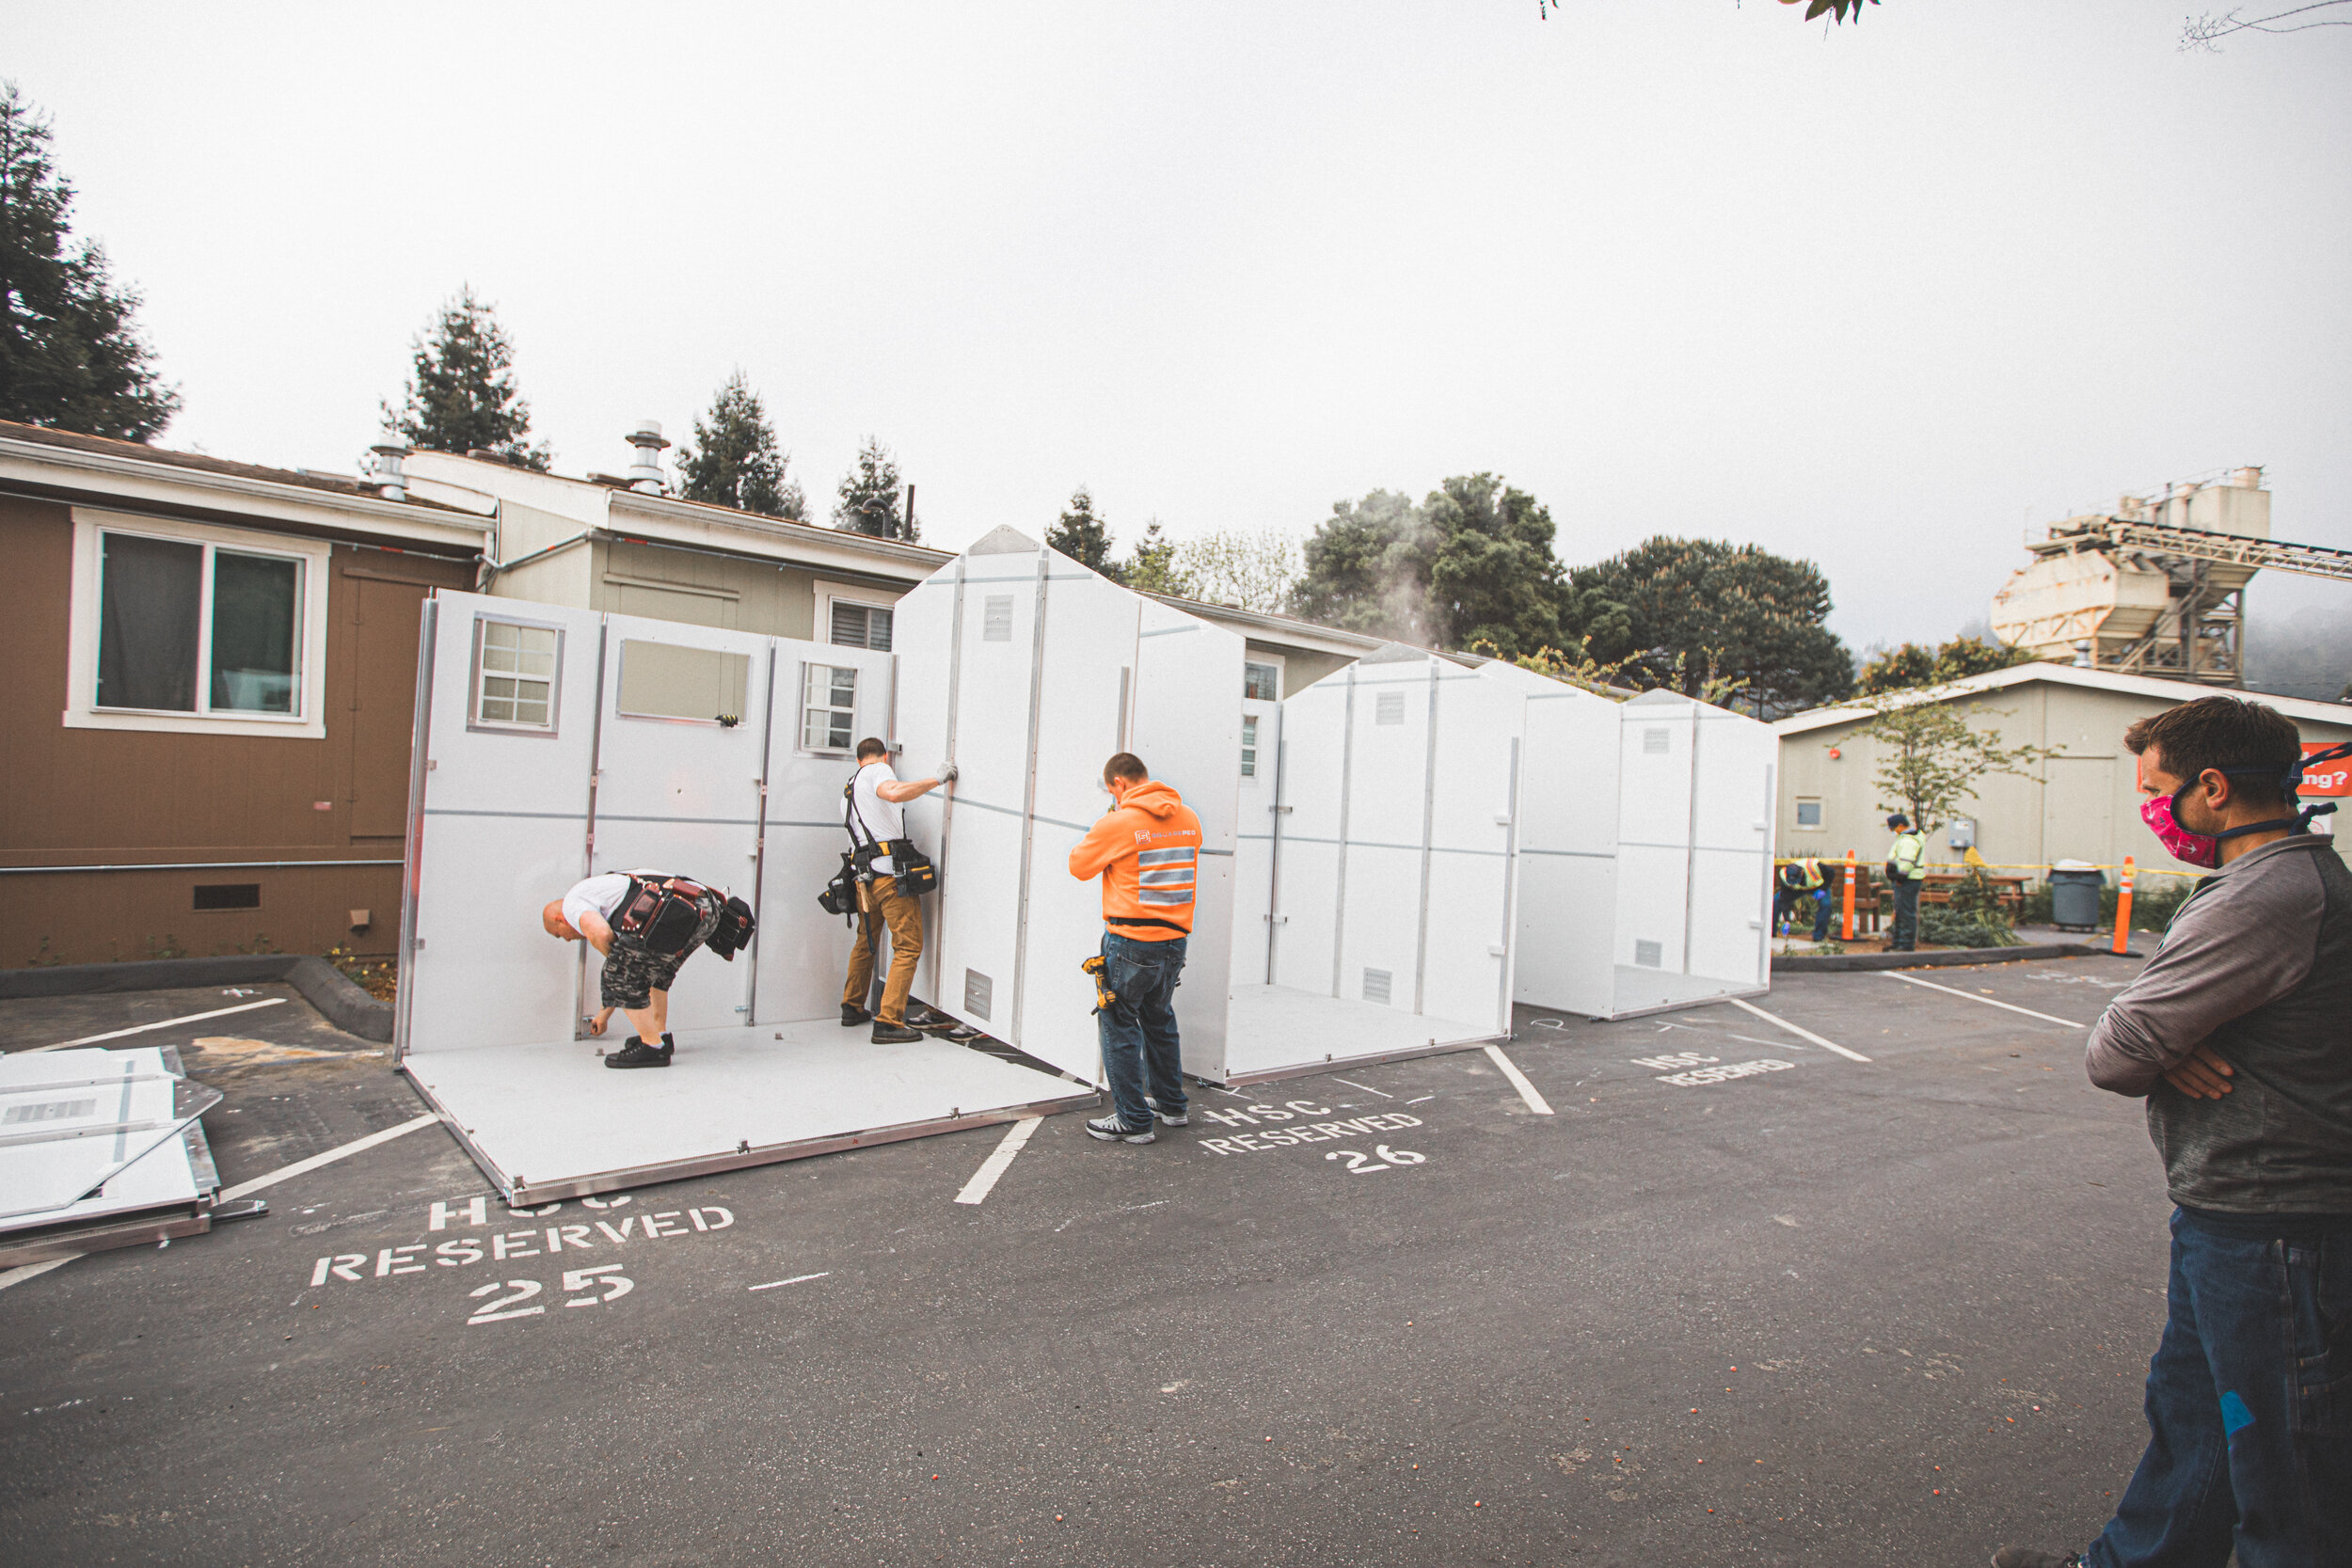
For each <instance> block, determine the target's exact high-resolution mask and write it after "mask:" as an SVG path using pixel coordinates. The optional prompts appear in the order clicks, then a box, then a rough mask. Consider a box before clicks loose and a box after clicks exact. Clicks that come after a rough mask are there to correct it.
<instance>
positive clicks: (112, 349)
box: [0, 82, 180, 441]
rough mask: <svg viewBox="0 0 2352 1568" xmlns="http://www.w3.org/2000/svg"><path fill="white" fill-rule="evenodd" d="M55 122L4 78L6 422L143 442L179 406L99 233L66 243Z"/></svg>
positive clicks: (1, 236)
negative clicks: (53, 142)
mask: <svg viewBox="0 0 2352 1568" xmlns="http://www.w3.org/2000/svg"><path fill="white" fill-rule="evenodd" d="M49 138H50V128H49V121H48V120H47V119H44V118H42V116H41V115H40V113H39V111H37V110H36V109H35V108H34V107H33V105H32V104H30V103H26V102H25V101H24V98H23V97H22V96H21V95H20V94H19V93H18V91H17V88H16V84H15V83H13V82H0V420H16V421H18V422H19V423H22V424H36V425H46V426H48V427H50V428H52V429H56V430H71V431H76V432H78V433H80V434H82V435H85V436H112V437H114V438H115V439H117V440H123V441H144V440H146V439H147V438H148V437H150V436H153V435H154V434H155V433H156V432H157V431H160V430H161V429H163V428H164V426H165V425H166V424H167V423H169V422H170V420H171V417H172V415H174V414H176V413H178V412H179V410H180V394H179V393H178V392H177V391H176V390H174V389H172V388H167V387H165V386H162V385H160V384H159V383H158V382H157V381H156V379H155V372H154V351H153V350H152V349H151V348H150V347H149V346H148V345H147V342H146V341H145V340H144V339H142V338H141V337H140V336H139V334H138V332H137V330H136V328H135V327H134V326H133V325H132V322H131V318H132V315H133V314H134V313H135V311H136V310H137V309H138V307H139V296H138V293H137V291H135V290H134V289H129V288H123V287H118V286H117V285H116V284H115V282H114V280H113V277H112V275H111V274H110V272H109V270H108V268H107V264H106V253H105V251H104V250H103V249H102V248H100V246H99V245H98V244H97V242H96V241H94V240H84V241H82V242H81V243H80V244H79V245H73V244H71V243H70V242H71V236H72V223H71V219H72V205H73V187H72V184H70V183H69V182H67V181H66V180H65V179H64V177H63V176H61V175H59V174H58V173H57V171H56V165H55V164H53V163H52V162H51V161H50V155H49Z"/></svg>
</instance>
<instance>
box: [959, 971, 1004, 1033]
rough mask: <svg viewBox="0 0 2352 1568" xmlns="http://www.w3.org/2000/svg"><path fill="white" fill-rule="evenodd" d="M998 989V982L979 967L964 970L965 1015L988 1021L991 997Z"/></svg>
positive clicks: (983, 1021) (984, 1021)
mask: <svg viewBox="0 0 2352 1568" xmlns="http://www.w3.org/2000/svg"><path fill="white" fill-rule="evenodd" d="M995 990H996V982H995V981H993V980H991V979H990V978H989V977H988V976H987V975H985V974H981V973H980V972H979V971H978V970H977V969H967V970H965V971H964V972H963V1010H964V1013H965V1016H967V1017H970V1018H977V1019H978V1020H979V1021H980V1022H982V1023H986V1022H988V1005H989V998H990V996H991V995H993V993H994V991H995Z"/></svg>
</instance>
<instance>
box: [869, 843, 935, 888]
mask: <svg viewBox="0 0 2352 1568" xmlns="http://www.w3.org/2000/svg"><path fill="white" fill-rule="evenodd" d="M882 850H883V852H884V853H886V854H888V855H889V857H890V863H891V864H893V865H895V866H897V867H898V872H897V873H896V875H897V877H898V891H899V892H900V893H904V894H909V895H913V896H914V897H916V898H920V897H922V896H923V895H926V894H931V893H937V892H938V891H939V867H938V866H936V865H933V864H932V863H931V858H930V856H929V855H927V854H925V853H923V851H922V850H920V849H917V848H916V847H914V840H913V839H911V838H894V839H892V840H891V841H890V842H889V843H887V844H885V845H883V846H882Z"/></svg>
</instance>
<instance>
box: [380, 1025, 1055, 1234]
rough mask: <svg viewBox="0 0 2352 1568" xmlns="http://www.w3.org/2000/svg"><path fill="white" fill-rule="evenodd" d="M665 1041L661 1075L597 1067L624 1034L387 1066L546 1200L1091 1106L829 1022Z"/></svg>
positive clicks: (935, 1047)
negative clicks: (397, 1068)
mask: <svg viewBox="0 0 2352 1568" xmlns="http://www.w3.org/2000/svg"><path fill="white" fill-rule="evenodd" d="M676 1039H677V1054H676V1056H675V1059H674V1060H673V1062H672V1063H671V1065H670V1066H669V1067H666V1068H638V1069H628V1070H616V1069H608V1068H607V1067H606V1066H605V1065H604V1062H603V1060H602V1059H601V1058H600V1057H599V1056H598V1055H597V1054H596V1050H597V1046H598V1044H607V1045H609V1047H610V1048H611V1049H613V1050H618V1049H619V1048H620V1047H621V1046H622V1045H624V1044H626V1043H627V1042H628V1035H627V1033H626V1031H625V1029H616V1030H615V1031H614V1032H613V1034H612V1036H609V1037H607V1040H606V1041H602V1042H592V1041H587V1040H560V1041H547V1042H543V1043H539V1044H532V1045H500V1046H475V1047H471V1048H466V1049H459V1050H448V1051H426V1052H420V1053H410V1055H409V1057H408V1059H407V1060H406V1061H405V1063H403V1064H402V1065H403V1067H404V1068H405V1069H406V1070H407V1072H408V1074H409V1075H410V1076H411V1077H412V1078H414V1079H415V1080H416V1082H417V1084H418V1085H419V1086H420V1087H421V1088H422V1089H423V1090H424V1091H425V1093H426V1095H427V1096H428V1097H429V1098H430V1099H431V1100H432V1101H433V1103H434V1104H435V1105H436V1106H437V1107H438V1108H439V1109H440V1110H441V1111H442V1112H443V1113H444V1114H446V1115H447V1116H448V1117H451V1118H452V1120H453V1122H454V1123H455V1125H456V1128H457V1130H458V1131H459V1132H461V1133H462V1134H463V1136H464V1138H465V1141H466V1142H467V1143H469V1145H470V1146H471V1147H472V1148H473V1149H474V1150H475V1151H476V1154H477V1156H478V1157H479V1158H480V1159H481V1160H483V1161H484V1162H486V1163H487V1164H490V1165H492V1166H494V1167H495V1175H496V1177H497V1179H498V1180H500V1181H501V1185H504V1186H507V1187H509V1188H510V1189H527V1190H529V1191H532V1192H545V1193H550V1194H553V1193H556V1192H560V1190H561V1189H563V1188H564V1187H567V1186H569V1187H573V1188H575V1189H576V1190H578V1191H582V1192H594V1191H596V1190H598V1187H597V1186H596V1185H581V1184H582V1183H595V1182H596V1181H597V1179H599V1178H603V1177H609V1176H615V1175H622V1174H625V1173H649V1172H664V1171H673V1170H676V1171H680V1172H681V1173H682V1171H683V1170H685V1169H690V1168H694V1167H698V1166H700V1167H705V1168H711V1166H712V1165H715V1164H753V1163H757V1162H756V1161H755V1160H754V1159H750V1158H746V1156H758V1155H762V1154H764V1155H765V1157H766V1158H768V1159H788V1158H791V1157H792V1156H793V1154H795V1153H797V1152H814V1151H815V1150H816V1149H817V1148H829V1147H834V1146H835V1145H836V1144H837V1143H846V1142H847V1141H849V1140H850V1138H853V1137H858V1136H861V1135H864V1134H868V1133H871V1134H874V1140H873V1141H877V1142H880V1141H885V1140H887V1139H888V1138H889V1137H890V1136H892V1135H894V1132H893V1130H905V1129H910V1128H918V1127H926V1126H927V1125H929V1124H938V1126H939V1128H940V1130H945V1128H946V1126H950V1125H968V1124H969V1123H970V1122H971V1121H972V1120H973V1119H974V1118H975V1117H979V1118H983V1119H1002V1118H1003V1117H1007V1116H1009V1115H1010V1114H1011V1113H1013V1112H1016V1111H1022V1110H1027V1109H1031V1108H1052V1109H1067V1108H1069V1107H1071V1106H1074V1105H1077V1104H1081V1103H1085V1102H1088V1101H1091V1100H1092V1099H1093V1090H1092V1089H1090V1088H1087V1087H1082V1086H1081V1085H1075V1084H1073V1083H1071V1082H1069V1081H1068V1080H1067V1079H1063V1078H1059V1077H1054V1076H1049V1075H1048V1074H1045V1073H1042V1072H1039V1071H1037V1070H1035V1069H1030V1068H1024V1067H1016V1066H1014V1065H1013V1064H1011V1063H1009V1062H1005V1061H1000V1060H998V1059H997V1058H995V1057H993V1056H989V1055H984V1054H982V1053H980V1052H977V1051H972V1050H967V1049H965V1048H964V1047H962V1046H957V1045H949V1044H946V1043H945V1042H943V1041H940V1040H933V1039H924V1040H919V1041H916V1042H914V1043H912V1044H905V1045H875V1044H872V1043H870V1042H868V1040H867V1039H866V1032H865V1031H864V1030H863V1029H844V1028H842V1027H841V1026H840V1025H839V1023H837V1022H835V1021H834V1020H833V1019H820V1020H816V1021H808V1022H795V1023H780V1024H779V1023H762V1024H756V1025H753V1026H751V1027H748V1028H732V1029H689V1030H682V1031H679V1032H678V1033H677V1035H676ZM897 1135H904V1133H903V1132H902V1131H901V1132H898V1134H897ZM706 1163H711V1164H709V1165H707V1164H706Z"/></svg>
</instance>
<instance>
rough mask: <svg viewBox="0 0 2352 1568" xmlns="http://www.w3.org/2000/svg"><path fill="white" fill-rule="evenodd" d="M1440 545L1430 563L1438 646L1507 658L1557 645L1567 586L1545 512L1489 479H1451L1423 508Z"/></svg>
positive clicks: (1530, 499)
mask: <svg viewBox="0 0 2352 1568" xmlns="http://www.w3.org/2000/svg"><path fill="white" fill-rule="evenodd" d="M1422 513H1423V514H1424V515H1426V516H1427V518H1428V520H1429V525H1430V527H1431V528H1432V529H1433V530H1434V531H1436V532H1437V534H1438V538H1439V539H1440V540H1442V541H1443V542H1442V543H1441V544H1439V545H1438V550H1437V554H1436V555H1435V556H1434V557H1433V558H1432V559H1431V561H1430V563H1429V596H1430V598H1431V600H1432V601H1433V602H1434V604H1435V606H1436V609H1437V610H1438V614H1437V615H1436V617H1435V619H1436V620H1437V621H1438V635H1439V637H1440V638H1441V640H1442V645H1443V646H1445V647H1449V648H1467V647H1469V646H1470V644H1471V643H1472V642H1486V643H1490V644H1492V645H1493V646H1494V647H1495V648H1496V649H1497V650H1498V651H1499V652H1500V653H1501V654H1502V657H1505V658H1517V657H1519V656H1520V655H1522V654H1534V653H1537V652H1540V651H1541V650H1543V649H1545V648H1556V647H1558V646H1559V645H1560V643H1561V641H1562V638H1561V628H1560V595H1561V591H1562V589H1563V588H1564V587H1565V585H1566V579H1565V573H1564V572H1563V571H1562V570H1561V566H1560V558H1559V557H1558V556H1556V555H1554V554H1552V553H1551V541H1552V527H1551V513H1550V511H1549V509H1548V508H1546V507H1544V506H1542V505H1540V504H1538V503H1537V501H1536V499H1535V498H1534V497H1533V496H1531V495H1528V494H1527V493H1526V492H1525V491H1523V490H1514V489H1512V488H1511V487H1510V486H1509V485H1507V484H1505V483H1502V480H1500V479H1498V478H1496V477H1495V476H1494V475H1492V474H1469V475H1465V476H1463V477H1460V478H1456V479H1449V480H1447V481H1446V482H1445V483H1443V484H1441V485H1440V486H1438V490H1437V491H1436V493H1434V494H1433V495H1431V496H1430V498H1429V499H1427V500H1426V501H1423V502H1422Z"/></svg>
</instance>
